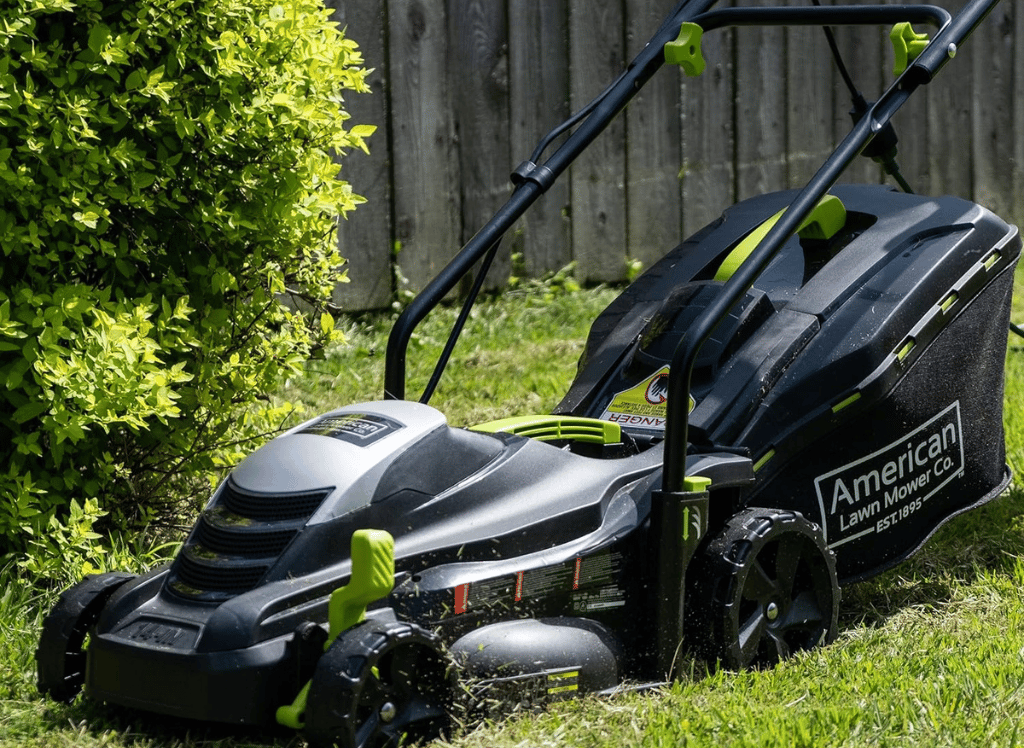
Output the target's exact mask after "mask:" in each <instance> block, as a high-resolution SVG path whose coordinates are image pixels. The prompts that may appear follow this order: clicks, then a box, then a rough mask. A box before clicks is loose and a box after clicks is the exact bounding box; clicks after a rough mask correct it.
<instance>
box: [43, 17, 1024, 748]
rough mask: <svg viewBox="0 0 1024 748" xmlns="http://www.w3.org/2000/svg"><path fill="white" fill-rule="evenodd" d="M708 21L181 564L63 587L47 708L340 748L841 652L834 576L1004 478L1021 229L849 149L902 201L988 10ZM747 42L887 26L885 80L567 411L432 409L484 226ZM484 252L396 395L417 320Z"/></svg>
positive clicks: (641, 75)
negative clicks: (247, 728)
mask: <svg viewBox="0 0 1024 748" xmlns="http://www.w3.org/2000/svg"><path fill="white" fill-rule="evenodd" d="M711 5H712V2H711V0H683V1H682V2H680V3H678V5H677V6H676V7H675V9H673V11H672V12H671V13H670V15H669V16H668V18H667V20H666V21H665V22H664V24H663V25H662V26H661V28H660V29H659V30H658V31H657V33H656V34H655V35H654V37H653V38H652V39H651V41H650V43H649V44H648V45H647V46H646V47H645V49H644V50H643V51H642V52H641V53H640V54H639V56H638V57H637V58H636V59H635V60H634V61H633V62H632V64H631V65H630V66H629V67H628V69H627V70H626V71H625V72H624V73H623V74H622V75H621V77H620V78H618V79H617V80H616V81H614V82H613V83H612V84H611V85H610V86H609V87H608V89H607V90H606V91H605V92H604V93H602V94H601V95H600V96H599V97H598V98H597V99H596V100H595V101H594V102H593V103H592V104H591V105H590V106H588V107H587V108H585V109H584V110H583V111H582V112H580V113H579V114H578V115H576V116H575V117H573V118H572V119H571V120H569V121H568V122H567V123H566V124H565V125H563V126H562V127H560V128H558V129H556V130H555V131H553V132H552V133H551V134H550V135H549V136H548V137H546V138H545V139H544V140H543V141H542V142H541V144H540V145H539V146H538V148H537V150H536V151H535V153H534V154H533V157H532V158H531V159H530V160H528V161H526V162H524V163H523V164H522V165H520V166H519V167H518V168H517V169H516V170H515V172H514V174H513V176H512V181H513V184H514V190H513V192H512V194H511V197H510V198H509V200H508V202H507V203H506V205H505V206H504V207H503V208H502V209H501V210H500V211H499V212H498V213H497V214H496V215H495V216H494V218H493V219H492V220H491V221H490V222H489V223H488V224H487V225H486V226H484V228H483V229H481V231H480V232H479V233H478V234H477V235H476V236H475V237H474V238H473V239H472V240H471V241H470V242H469V243H468V244H467V245H466V246H465V247H464V248H463V249H462V250H461V251H460V252H459V253H458V254H457V255H456V256H455V258H454V259H453V260H452V262H451V263H450V264H449V266H448V267H447V268H446V269H445V270H443V271H442V272H441V273H440V274H439V275H438V276H437V277H436V278H435V279H434V280H433V281H432V282H431V283H430V284H429V285H428V286H427V287H426V288H425V290H424V291H423V292H422V293H421V294H420V295H419V296H418V297H417V298H416V299H415V300H414V301H413V302H412V303H411V304H410V306H408V307H407V309H406V310H405V311H404V312H403V313H402V315H401V316H400V317H399V319H398V320H397V322H396V324H395V326H394V328H393V330H392V333H391V336H390V338H389V342H388V348H387V354H386V373H385V397H384V399H383V400H381V401H379V402H364V403H358V404H354V405H349V406H346V407H343V408H340V409H338V410H335V411H332V412H330V413H327V414H325V415H322V416H319V417H317V418H314V419H312V420H310V421H308V422H306V423H303V424H301V425H299V426H296V427H295V428H293V429H291V430H290V431H288V432H287V433H284V434H283V435H281V436H279V437H277V438H275V439H273V440H271V441H270V442H269V443H268V444H266V445H265V446H264V447H262V448H260V449H259V450H257V451H256V452H254V453H253V454H252V455H250V456H249V457H247V458H246V459H245V460H244V461H242V462H241V464H239V465H238V466H237V467H236V468H235V469H234V470H233V471H232V472H231V473H230V475H229V476H228V477H227V478H226V480H224V482H223V483H222V484H221V485H220V486H219V487H218V488H217V489H216V491H215V492H214V494H213V496H212V498H211V499H210V501H209V503H208V505H207V506H206V508H205V509H204V511H203V512H202V513H201V515H200V516H199V518H198V521H197V522H196V523H195V525H194V527H193V529H192V530H191V533H190V534H189V535H188V537H187V539H186V540H185V542H184V545H183V546H182V548H181V550H180V552H179V553H178V554H177V555H176V557H175V559H174V560H173V562H172V563H170V564H169V565H167V566H164V567H161V568H158V569H156V570H154V571H151V572H149V573H147V574H143V575H141V576H138V577H132V576H130V575H127V574H116V573H115V574H105V575H99V576H93V577H88V578H86V579H85V580H84V581H82V582H80V583H79V584H78V585H76V586H74V587H72V588H70V589H69V590H68V591H66V592H65V593H64V594H63V595H62V597H61V598H60V600H59V602H58V603H57V604H56V606H55V607H54V609H53V610H52V612H51V613H50V614H49V615H48V616H47V618H46V620H45V623H44V626H43V631H42V635H41V640H40V643H39V648H38V653H37V660H38V672H39V688H40V690H41V691H42V692H43V693H46V694H49V695H50V696H52V697H53V698H56V699H61V700H70V699H73V698H74V697H75V695H76V694H77V693H78V692H79V691H80V690H81V689H82V687H83V686H84V690H85V695H86V696H87V697H89V698H91V699H95V700H98V701H102V702H107V703H110V704H116V705H122V706H126V707H132V708H137V709H140V710H147V711H151V712H157V713H161V714H165V715H172V716H174V717H181V718H188V719H194V720H204V721H212V722H219V723H230V724H238V725H257V726H273V725H283V726H287V727H289V728H294V729H301V730H304V731H305V736H306V739H307V740H308V741H309V743H311V744H313V745H316V746H327V745H340V746H347V747H351V746H368V745H379V744H394V743H397V742H399V741H400V740H402V739H404V738H405V737H409V738H416V737H430V736H432V735H435V734H437V733H438V731H440V730H442V729H444V727H445V725H446V723H447V722H448V720H449V719H450V718H451V716H452V714H453V712H456V711H458V710H460V709H465V710H466V713H468V714H477V713H483V714H487V713H492V712H491V711H489V710H491V709H498V710H501V709H516V708H527V707H533V706H537V705H543V704H545V703H548V702H552V701H558V700H562V699H567V698H572V697H576V696H580V695H583V694H604V693H610V692H613V691H615V690H616V689H619V688H628V687H642V686H644V685H650V684H659V683H664V682H667V681H669V680H670V679H671V678H672V677H673V676H674V675H676V674H677V673H678V671H679V667H680V661H681V659H682V658H688V657H691V656H693V655H697V656H700V657H702V658H704V659H706V660H707V661H708V662H709V663H711V664H712V666H721V667H727V668H744V667H760V666H768V665H771V664H772V663H775V662H777V661H778V660H780V659H782V658H784V657H786V656H788V655H790V654H792V653H794V652H797V651H800V650H806V649H809V648H813V647H815V646H818V645H823V644H827V643H828V642H830V641H831V640H832V639H833V638H834V637H835V636H836V629H837V619H838V609H839V608H838V606H839V602H840V586H841V585H844V584H848V583H851V582H854V581H857V580H861V579H865V578H868V577H870V576H872V575H875V574H877V573H879V572H881V571H882V570H885V569H888V568H890V567H892V566H893V565H895V564H897V563H898V562H900V561H901V560H902V559H905V558H906V557H908V556H909V555H910V554H912V553H913V552H914V551H916V550H917V549H918V548H919V547H921V545H922V544H923V543H924V542H925V541H926V540H927V539H928V538H929V537H930V536H931V535H932V534H933V533H934V532H935V531H936V530H937V529H938V528H939V527H940V526H941V525H943V524H944V523H945V522H947V521H948V520H950V519H951V518H952V517H954V516H956V515H958V514H960V513H962V512H964V511H966V510H968V509H971V508H973V507H977V506H979V505H981V504H983V503H984V502H987V501H989V500H990V499H992V498H994V497H996V496H997V495H999V493H1000V492H1002V491H1003V489H1004V488H1005V487H1006V485H1007V483H1008V482H1009V480H1010V472H1009V469H1008V467H1007V466H1006V460H1005V452H1004V444H1003V430H1002V429H1003V427H1002V392H1003V357H1004V355H1005V350H1006V342H1007V340H1006V331H1007V326H1008V323H1009V303H1010V296H1011V292H1012V283H1013V271H1014V267H1015V265H1016V262H1017V259H1018V256H1019V253H1020V247H1021V240H1020V238H1019V236H1018V232H1017V229H1016V228H1014V227H1012V226H1010V225H1008V224H1007V223H1005V222H1004V221H1002V220H1001V219H1000V218H998V217H996V216H995V215H993V214H992V213H991V212H989V211H988V210H986V209H985V208H983V207H980V206H978V205H975V204H973V203H971V202H968V201H965V200H962V199H959V198H955V197H923V196H919V195H915V194H912V193H911V192H910V191H909V189H905V190H904V191H896V190H894V189H891V188H889V187H886V186H883V185H838V184H837V182H838V179H839V177H840V175H841V174H842V172H843V171H844V169H845V168H846V167H847V166H848V165H849V164H850V163H851V162H852V161H853V160H854V159H855V158H856V157H857V156H858V155H860V154H864V155H868V156H871V157H872V158H875V159H877V160H879V162H880V163H884V164H885V165H886V166H887V169H888V170H889V171H890V172H891V173H892V174H893V175H894V177H895V178H896V179H897V181H898V182H900V183H901V184H902V185H903V186H904V187H906V184H905V182H904V180H903V179H902V177H900V176H899V175H898V170H897V169H896V168H895V166H894V158H893V156H894V143H895V137H894V134H893V133H892V129H891V124H890V119H891V117H892V115H893V114H894V113H895V112H896V111H897V110H898V109H899V108H900V106H902V104H903V103H904V102H905V101H906V100H907V98H908V97H909V96H910V95H911V94H912V93H913V92H914V91H915V90H916V89H917V88H918V87H919V86H921V85H924V84H927V83H928V82H929V81H930V80H931V79H932V78H933V77H934V76H935V75H936V74H937V73H938V72H939V71H940V70H941V68H942V67H943V66H944V65H945V64H946V63H947V62H948V61H949V60H950V59H951V58H952V57H953V56H954V53H955V52H956V50H957V49H958V48H959V46H960V45H961V44H962V43H963V42H964V41H965V39H966V38H967V37H968V36H969V35H970V33H971V32H972V31H973V30H974V28H975V27H976V26H977V25H978V24H979V23H981V22H982V20H983V19H984V17H985V16H986V15H987V14H988V12H989V11H990V10H991V9H992V7H993V6H994V5H995V2H993V0H970V2H967V3H966V4H965V6H964V7H963V8H962V9H961V11H960V12H959V13H958V14H957V15H955V16H951V15H950V14H949V13H948V12H947V11H945V10H943V9H941V8H938V7H935V6H931V5H905V6H894V5H858V6H840V5H837V6H831V7H819V6H818V5H817V4H814V5H810V6H802V7H774V6H773V7H770V8H758V7H729V8H724V9H719V10H712V9H711ZM754 24H762V25H763V24H802V25H815V26H821V27H823V28H824V29H825V32H826V34H830V32H829V28H830V27H833V26H839V25H849V24H872V25H885V26H892V28H893V32H892V39H893V44H894V49H895V50H896V58H897V68H898V69H897V71H896V79H895V81H894V83H893V84H892V85H891V86H890V87H889V88H888V90H886V91H885V92H884V93H883V94H882V95H881V96H880V98H879V99H878V100H877V101H875V102H873V103H868V102H866V101H865V100H864V99H863V97H861V96H860V95H859V94H858V93H856V91H855V90H854V91H852V93H853V98H854V119H855V122H854V125H853V127H852V130H851V131H850V133H849V134H848V135H847V136H846V138H845V139H844V140H842V142H841V143H840V144H839V145H838V147H837V148H836V150H835V151H834V152H833V154H832V155H831V156H830V157H829V158H828V159H827V160H826V161H825V163H824V164H823V165H822V166H821V168H820V170H819V171H818V172H817V174H816V175H815V176H814V177H813V178H812V179H811V181H810V182H809V183H808V184H807V185H806V186H805V187H804V188H802V189H800V190H792V191H784V192H777V193H772V194H766V195H761V196H758V197H754V198H752V199H748V200H745V201H742V202H740V203H738V204H736V205H734V206H732V207H730V208H728V209H727V210H726V211H725V212H724V213H723V214H722V215H721V217H719V218H718V219H717V220H715V221H714V222H713V223H711V224H710V225H708V226H707V227H705V228H704V229H702V230H700V231H699V232H697V233H696V234H694V235H693V236H691V237H689V238H688V239H686V240H685V241H683V242H682V243H681V244H680V245H679V246H677V247H676V248H675V249H672V250H671V251H669V252H668V254H666V255H665V257H664V258H663V259H662V260H660V261H658V262H657V263H656V264H654V265H653V266H652V267H651V268H649V269H648V270H647V271H646V272H645V273H644V274H643V275H641V276H640V277H639V278H638V279H637V280H635V281H634V282H633V283H632V284H631V285H630V286H628V287H627V288H626V289H625V290H624V291H623V292H622V294H621V295H620V296H619V297H618V298H617V299H616V300H615V301H613V302H612V303H611V305H610V306H609V307H608V308H607V309H606V310H605V311H604V312H603V313H602V314H601V315H600V316H599V317H598V318H597V320H596V321H595V322H594V323H593V326H592V328H591V331H590V334H589V337H588V339H587V342H586V348H585V351H584V353H583V355H582V356H581V359H580V362H579V367H578V372H577V375H576V377H575V379H574V381H573V382H572V384H571V386H570V387H569V389H568V391H567V393H566V394H565V396H564V399H563V400H562V401H561V402H560V403H559V405H558V406H557V407H556V408H555V409H554V411H553V413H551V414H545V415H523V416H519V417H513V418H506V419H502V420H499V421H494V422H490V423H484V424H480V425H476V426H473V427H470V428H454V427H452V426H450V425H449V424H448V422H447V420H446V418H445V416H444V415H443V414H442V413H441V412H439V411H438V410H436V409H434V408H433V407H431V406H430V405H429V404H428V401H429V399H430V397H431V396H432V394H433V392H434V389H435V388H436V386H437V383H438V380H439V378H440V376H441V374H442V372H443V370H444V369H445V367H446V366H447V364H448V361H449V358H450V355H451V353H452V348H453V346H454V344H455V341H456V339H457V338H458V336H459V333H460V332H461V329H462V325H463V323H464V321H465V319H466V316H467V314H468V311H469V309H470V307H471V306H472V304H473V303H474V300H475V299H476V297H477V295H478V293H479V291H480V288H481V286H482V281H483V277H484V275H485V274H486V272H487V269H488V267H489V265H490V261H491V259H492V258H493V257H494V256H495V253H496V252H497V251H498V247H499V243H500V239H501V237H502V235H503V234H505V233H506V232H507V231H508V230H509V229H510V228H511V227H512V225H513V223H514V222H515V221H516V220H517V219H518V218H519V217H520V216H522V214H523V213H524V212H525V211H526V209H527V208H528V207H529V206H530V205H531V204H532V203H533V202H534V201H535V200H536V199H537V198H538V197H539V196H540V195H541V194H542V193H543V192H544V191H545V190H546V189H547V188H548V187H549V186H550V185H551V184H552V183H553V182H554V180H556V179H557V178H558V176H559V175H560V174H561V173H562V172H564V171H565V169H566V168H567V167H568V166H569V164H570V163H571V162H572V161H573V159H574V158H576V156H578V155H579V154H580V153H581V152H582V151H583V150H584V149H585V148H586V147H587V145H588V144H589V143H591V142H592V141H593V140H594V138H596V137H597V136H598V135H599V134H600V132H601V131H602V130H603V129H604V128H605V126H606V125H607V124H608V123H609V121H610V120H611V119H612V118H613V117H615V116H616V115H617V114H618V113H619V112H621V110H622V109H623V108H624V107H625V106H626V104H627V103H628V102H629V100H630V98H631V97H632V96H633V95H634V94H635V93H636V91H637V90H639V89H640V88H641V87H642V86H643V85H644V84H645V83H646V82H647V81H648V80H649V79H650V78H651V76H653V75H654V74H655V72H656V71H657V70H658V69H659V68H661V67H662V66H663V65H665V64H666V63H671V64H677V65H680V66H681V67H682V68H683V70H684V72H685V73H686V74H689V75H697V74H699V73H700V72H701V69H702V68H703V67H704V62H703V58H702V56H701V52H700V46H701V37H702V35H703V34H705V33H709V32H712V31H714V30H716V29H720V28H722V27H726V26H738V25H754ZM914 25H917V26H918V27H930V28H931V36H928V35H926V34H923V33H921V32H919V31H918V30H917V29H915V28H914ZM830 40H831V38H830ZM832 47H833V49H834V48H835V45H834V44H832ZM835 56H836V58H837V60H836V61H837V64H838V65H840V66H842V61H841V60H839V58H838V53H836V55H835ZM843 72H844V77H845V78H849V76H848V74H845V70H844V71H843ZM563 135H565V137H564V138H561V136H563ZM560 138H561V139H560ZM549 148H551V149H553V153H552V154H551V155H550V156H549V157H548V158H547V159H546V160H545V159H542V155H543V154H544V152H545V151H547V150H548V149H549ZM477 265H479V268H478V270H477V274H476V279H475V281H474V282H473V283H472V284H470V285H471V288H470V290H469V292H468V294H467V299H466V301H465V304H464V307H463V310H462V314H461V315H460V317H459V319H458V320H457V322H456V324H455V326H454V329H453V331H452V334H451V337H450V339H449V342H448V345H447V346H446V348H445V350H444V352H443V354H442V356H441V358H440V360H439V361H438V363H437V367H436V369H435V371H434V374H433V376H432V377H431V378H430V381H429V383H428V384H427V387H426V391H425V392H424V393H423V395H422V397H421V398H420V400H419V401H418V402H416V401H412V400H407V399H405V385H406V374H405V365H406V349H407V345H408V342H409V340H410V338H411V336H412V333H413V331H414V329H415V328H416V326H417V325H418V324H419V322H420V321H421V320H422V319H423V318H424V317H425V316H426V315H427V314H428V313H429V312H430V310H431V309H433V308H434V307H436V306H437V305H438V304H439V303H440V302H441V301H442V300H443V299H444V298H445V297H446V296H448V295H449V293H450V292H451V291H452V290H453V289H454V288H455V287H456V286H457V285H458V284H459V283H460V281H461V280H462V278H463V277H464V276H465V275H467V274H468V273H469V272H470V271H472V270H473V268H474V267H476V266H477Z"/></svg>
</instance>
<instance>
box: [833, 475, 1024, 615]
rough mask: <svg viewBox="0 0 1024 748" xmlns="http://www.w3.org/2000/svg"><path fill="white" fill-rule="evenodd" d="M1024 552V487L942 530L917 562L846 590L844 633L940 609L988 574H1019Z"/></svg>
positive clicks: (914, 558) (915, 558) (913, 559)
mask: <svg viewBox="0 0 1024 748" xmlns="http://www.w3.org/2000/svg"><path fill="white" fill-rule="evenodd" d="M1021 548H1024V488H1021V487H1019V486H1017V485H1013V486H1012V487H1011V488H1010V489H1009V490H1008V491H1007V493H1005V494H1003V495H1002V496H1000V497H999V498H998V499H996V500H994V501H992V502H989V503H988V504H986V505H984V506H982V507H979V508H978V509H974V510H971V511H969V512H967V513H965V514H963V515H961V516H959V517H957V518H955V519H953V520H952V521H950V522H949V523H948V524H947V525H946V526H944V527H943V528H942V529H940V530H939V531H938V532H937V533H936V534H935V535H934V536H933V537H932V538H931V539H930V540H929V541H928V542H927V543H925V545H924V546H923V547H922V548H921V549H920V550H919V551H918V552H917V553H916V554H915V555H914V556H912V557H911V558H909V559H907V560H906V561H904V562H903V563H901V564H899V565H898V566H896V567H895V568H893V569H890V570H889V571H887V572H885V573H883V574H880V575H879V576H877V577H874V578H873V579H870V580H868V581H865V582H860V583H858V584H855V585H851V586H849V587H846V588H844V589H843V601H842V606H841V608H840V619H839V624H840V629H848V628H853V627H856V626H866V627H878V626H881V625H883V624H884V623H885V622H886V621H887V620H888V619H889V618H891V617H892V616H894V615H896V614H897V613H899V612H900V611H902V610H905V609H907V608H910V607H925V608H927V607H934V608H939V607H942V606H944V605H945V604H947V603H949V602H950V601H951V600H953V599H954V598H955V597H956V594H957V590H958V589H960V588H963V587H967V586H970V585H972V584H974V583H975V582H977V581H978V579H979V576H981V575H982V574H983V573H985V572H993V573H996V574H1000V573H1005V574H1006V575H1007V576H1012V575H1013V568H1014V564H1015V562H1016V558H1017V557H1018V556H1019V555H1020V553H1021Z"/></svg>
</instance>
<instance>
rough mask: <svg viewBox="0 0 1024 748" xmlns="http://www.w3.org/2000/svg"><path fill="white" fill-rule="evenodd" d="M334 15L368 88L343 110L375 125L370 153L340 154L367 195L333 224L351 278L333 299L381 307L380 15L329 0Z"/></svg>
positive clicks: (387, 287)
mask: <svg viewBox="0 0 1024 748" xmlns="http://www.w3.org/2000/svg"><path fill="white" fill-rule="evenodd" d="M327 5H328V7H331V8H332V9H333V11H334V12H333V16H332V18H333V20H335V21H337V22H338V23H339V24H340V25H341V26H342V27H343V28H345V29H346V35H347V36H348V38H350V39H355V40H356V41H357V42H358V43H359V49H360V51H361V52H362V54H363V60H364V62H365V65H366V67H368V68H372V72H371V73H370V74H369V75H368V76H367V82H368V83H369V84H370V88H371V91H372V93H371V94H370V95H365V94H353V95H350V96H346V98H345V109H346V110H347V111H348V113H349V114H350V115H351V116H352V119H351V120H350V122H351V123H353V124H364V125H376V127H377V132H375V133H374V134H373V135H372V136H371V137H370V139H369V143H368V144H369V147H370V153H369V155H367V154H365V153H363V152H362V151H353V152H352V153H348V154H345V157H344V161H343V167H342V177H343V178H344V179H345V180H346V181H347V182H349V184H351V185H352V186H353V189H354V190H355V191H356V193H358V194H360V195H362V196H363V197H365V198H366V202H365V203H364V204H362V205H361V206H360V207H359V209H358V210H356V211H354V212H353V213H351V214H349V216H348V218H346V219H342V220H340V221H339V224H338V249H339V251H340V252H341V256H342V257H344V258H345V259H346V260H347V262H346V270H347V271H348V273H349V276H350V278H351V279H352V282H350V283H341V284H338V286H337V287H336V288H335V290H334V303H335V304H337V305H338V306H339V307H341V308H342V309H346V310H349V311H355V310H362V309H380V308H382V307H386V306H388V304H390V303H391V297H392V290H391V248H392V245H391V242H392V239H391V236H392V227H391V172H390V169H389V166H388V164H389V157H388V140H389V139H388V127H389V123H388V106H387V105H388V100H389V96H388V90H387V79H386V77H385V70H386V69H387V50H386V48H385V46H384V40H385V38H386V35H385V28H384V22H385V16H384V13H383V12H382V10H383V9H382V8H381V7H379V6H377V5H375V4H362V3H345V2H343V1H342V0H329V2H328V3H327Z"/></svg>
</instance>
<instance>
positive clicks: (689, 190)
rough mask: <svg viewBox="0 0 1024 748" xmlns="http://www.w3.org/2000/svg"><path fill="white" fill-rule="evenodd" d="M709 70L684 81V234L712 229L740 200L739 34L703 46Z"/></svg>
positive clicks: (727, 33) (708, 39)
mask: <svg viewBox="0 0 1024 748" xmlns="http://www.w3.org/2000/svg"><path fill="white" fill-rule="evenodd" d="M701 46H702V48H703V51H704V59H705V60H706V61H707V69H706V70H705V71H704V73H703V74H702V75H701V76H700V77H698V78H685V77H684V78H683V83H682V96H683V168H682V174H683V177H682V181H683V234H684V235H685V236H689V235H690V234H693V233H694V232H695V231H697V230H699V229H700V228H702V227H703V226H705V225H707V224H708V223H710V222H711V221H712V220H714V219H715V218H717V217H718V215H719V214H720V213H721V212H722V211H723V210H724V209H725V208H726V207H727V206H729V205H731V204H732V203H733V201H734V200H735V199H736V192H735V185H736V164H735V160H734V156H735V140H736V122H735V119H734V117H733V100H734V97H735V90H736V89H735V70H734V69H733V53H734V49H735V32H734V31H733V30H732V29H718V30H716V31H714V32H712V33H709V34H706V35H705V36H704V40H703V44H702V45H701Z"/></svg>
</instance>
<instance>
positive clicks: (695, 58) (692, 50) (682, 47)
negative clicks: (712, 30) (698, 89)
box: [665, 22, 707, 78]
mask: <svg viewBox="0 0 1024 748" xmlns="http://www.w3.org/2000/svg"><path fill="white" fill-rule="evenodd" d="M703 35H704V29H702V28H701V27H700V26H698V25H697V24H695V23H689V22H687V23H684V24H683V25H682V27H681V28H680V29H679V36H678V37H677V38H676V40H675V41H674V42H669V43H668V44H666V45H665V62H667V63H668V64H670V65H678V66H679V67H681V68H682V69H683V72H684V73H686V74H687V75H688V76H690V77H691V78H696V77H697V76H698V75H700V74H701V73H703V72H704V68H705V67H707V63H705V62H704V55H703V53H702V52H701V51H700V40H701V37H702V36H703Z"/></svg>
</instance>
